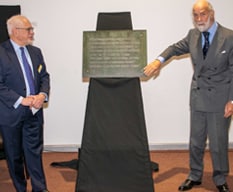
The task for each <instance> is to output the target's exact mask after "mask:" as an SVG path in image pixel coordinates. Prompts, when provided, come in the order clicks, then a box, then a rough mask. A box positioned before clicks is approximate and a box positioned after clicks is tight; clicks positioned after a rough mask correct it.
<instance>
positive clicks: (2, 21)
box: [0, 5, 20, 159]
mask: <svg viewBox="0 0 233 192" xmlns="http://www.w3.org/2000/svg"><path fill="white" fill-rule="evenodd" d="M19 13H20V6H19V5H15V6H4V5H0V43H2V42H3V41H6V40H7V39H8V38H9V37H8V32H7V27H6V21H7V19H8V18H10V17H11V16H12V15H16V14H19ZM0 159H5V154H4V149H3V140H2V136H1V132H0Z"/></svg>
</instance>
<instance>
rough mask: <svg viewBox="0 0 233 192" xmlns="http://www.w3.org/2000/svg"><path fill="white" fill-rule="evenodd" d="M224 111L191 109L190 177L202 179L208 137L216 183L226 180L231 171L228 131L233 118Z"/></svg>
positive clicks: (222, 182)
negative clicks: (225, 116)
mask: <svg viewBox="0 0 233 192" xmlns="http://www.w3.org/2000/svg"><path fill="white" fill-rule="evenodd" d="M223 115H224V114H223V113H208V112H198V111H191V131H190V169H191V170H190V174H189V177H188V178H189V179H191V180H194V181H201V179H202V175H203V168H204V166H203V157H204V152H205V147H206V141H207V139H208V142H209V149H210V153H211V158H212V164H213V165H212V166H213V181H214V183H215V185H222V184H224V183H225V182H226V176H227V174H228V172H229V160H228V133H229V126H230V121H231V118H230V117H229V118H224V117H223Z"/></svg>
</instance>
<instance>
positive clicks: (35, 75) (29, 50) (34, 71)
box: [27, 46, 38, 87]
mask: <svg viewBox="0 0 233 192" xmlns="http://www.w3.org/2000/svg"><path fill="white" fill-rule="evenodd" d="M27 50H28V53H29V55H30V58H31V61H32V67H33V74H34V82H35V87H37V81H36V79H37V75H38V73H37V64H36V63H37V62H36V61H37V60H36V57H35V54H34V51H33V50H32V47H31V46H27Z"/></svg>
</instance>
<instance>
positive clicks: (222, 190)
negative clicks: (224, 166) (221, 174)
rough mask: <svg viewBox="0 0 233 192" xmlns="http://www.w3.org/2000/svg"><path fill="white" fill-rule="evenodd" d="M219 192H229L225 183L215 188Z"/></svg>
mask: <svg viewBox="0 0 233 192" xmlns="http://www.w3.org/2000/svg"><path fill="white" fill-rule="evenodd" d="M217 188H218V191H219V192H230V190H229V188H228V185H227V183H224V184H223V185H218V186H217Z"/></svg>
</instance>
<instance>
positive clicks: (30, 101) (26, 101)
mask: <svg viewBox="0 0 233 192" xmlns="http://www.w3.org/2000/svg"><path fill="white" fill-rule="evenodd" d="M33 100H34V97H33V96H28V97H25V98H23V100H22V102H21V105H23V106H29V107H30V108H31V107H32V105H33Z"/></svg>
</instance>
